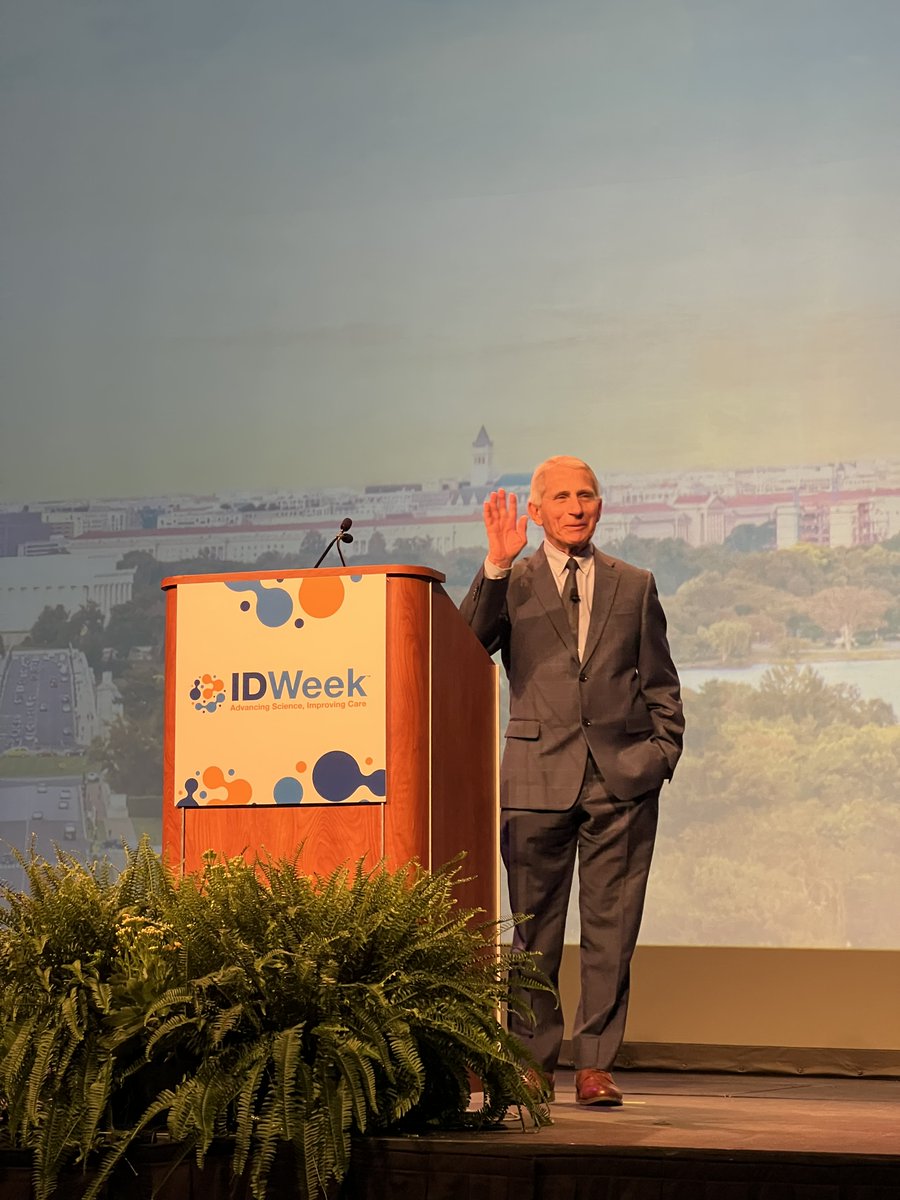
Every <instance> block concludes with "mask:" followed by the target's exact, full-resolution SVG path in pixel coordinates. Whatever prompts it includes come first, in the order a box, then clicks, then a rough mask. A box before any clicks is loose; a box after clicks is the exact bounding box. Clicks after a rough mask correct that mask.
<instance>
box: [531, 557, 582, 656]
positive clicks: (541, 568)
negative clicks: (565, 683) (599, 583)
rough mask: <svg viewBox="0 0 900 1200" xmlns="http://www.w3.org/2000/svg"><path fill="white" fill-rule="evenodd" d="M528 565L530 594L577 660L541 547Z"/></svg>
mask: <svg viewBox="0 0 900 1200" xmlns="http://www.w3.org/2000/svg"><path fill="white" fill-rule="evenodd" d="M528 565H529V568H530V570H531V590H532V592H533V593H534V595H535V596H536V597H537V599H538V600H539V601H540V603H541V605H542V606H543V608H544V610H545V612H546V613H547V616H548V617H549V618H550V622H551V624H552V625H553V628H554V629H555V630H556V632H557V633H558V634H559V636H560V637H561V638H562V640H563V641H564V642H565V644H566V645H567V646H568V647H569V649H570V650H571V651H572V654H573V655H574V657H575V658H576V659H577V658H578V647H577V646H576V645H575V642H574V639H573V638H572V630H571V629H570V628H569V620H568V617H567V616H566V613H565V610H564V609H563V605H562V600H561V599H560V595H559V589H558V588H557V586H556V580H555V579H554V578H553V572H552V571H551V569H550V564H549V563H548V562H547V556H546V554H545V553H544V549H543V547H541V548H540V549H539V550H536V551H535V553H534V554H533V555H532V556H531V558H530V559H529V563H528Z"/></svg>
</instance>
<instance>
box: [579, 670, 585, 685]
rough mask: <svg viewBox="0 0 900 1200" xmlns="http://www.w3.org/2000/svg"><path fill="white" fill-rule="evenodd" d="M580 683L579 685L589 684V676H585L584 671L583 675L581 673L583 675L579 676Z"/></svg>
mask: <svg viewBox="0 0 900 1200" xmlns="http://www.w3.org/2000/svg"><path fill="white" fill-rule="evenodd" d="M578 682H579V683H587V675H585V674H584V672H583V671H582V673H581V674H580V675H579V676H578Z"/></svg>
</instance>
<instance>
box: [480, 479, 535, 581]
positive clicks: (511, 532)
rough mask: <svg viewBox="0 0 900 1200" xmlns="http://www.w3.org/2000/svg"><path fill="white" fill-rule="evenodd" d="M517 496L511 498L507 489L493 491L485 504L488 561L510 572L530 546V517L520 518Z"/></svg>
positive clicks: (513, 495) (512, 494) (512, 495)
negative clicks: (528, 530)
mask: <svg viewBox="0 0 900 1200" xmlns="http://www.w3.org/2000/svg"><path fill="white" fill-rule="evenodd" d="M518 509H519V502H518V500H517V499H516V496H515V493H514V492H511V493H510V494H509V496H507V494H506V492H505V491H504V490H503V488H498V489H497V491H496V492H491V494H490V496H489V497H488V498H487V500H485V502H484V527H485V529H486V531H487V540H488V558H489V559H490V560H491V562H492V563H493V564H494V566H495V567H501V568H503V569H506V568H508V567H511V566H512V564H513V560H514V559H515V558H517V557H518V555H519V554H521V552H522V551H523V550H524V549H525V546H526V545H527V543H528V537H527V535H526V532H525V530H526V527H527V525H528V517H527V516H521V517H520V516H519V515H518Z"/></svg>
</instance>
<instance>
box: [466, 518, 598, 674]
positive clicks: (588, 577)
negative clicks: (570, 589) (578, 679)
mask: <svg viewBox="0 0 900 1200" xmlns="http://www.w3.org/2000/svg"><path fill="white" fill-rule="evenodd" d="M544 554H546V556H547V562H548V564H549V566H550V570H551V571H552V573H553V578H554V580H555V582H556V588H557V591H558V592H559V594H560V596H561V595H562V594H563V588H564V587H565V585H566V582H567V581H568V578H569V571H568V568H567V566H566V563H568V561H569V559H570V558H574V559H575V561H576V563H577V564H578V570H577V571H576V572H575V579H576V582H577V585H578V595H579V597H580V603H579V605H578V657H579V658H582V657H583V656H584V646H585V643H586V642H587V635H588V626H589V625H590V623H591V604H592V602H593V599H594V554H593V550H592V548H591V547H590V546H588V547H587V549H586V550H583V551H582V552H581V553H580V554H571V555H570V554H568V553H566V551H565V550H558V549H557V548H556V546H554V545H553V544H552V543H551V542H548V541H547V540H546V538H545V539H544ZM511 569H512V568H511V567H507V568H506V569H504V568H503V567H498V566H495V565H494V563H492V562H491V560H490V559H489V558H486V559H485V560H484V576H485V579H505V578H506V577H507V575H508V574H509V573H510V570H511ZM566 603H568V601H567V602H566Z"/></svg>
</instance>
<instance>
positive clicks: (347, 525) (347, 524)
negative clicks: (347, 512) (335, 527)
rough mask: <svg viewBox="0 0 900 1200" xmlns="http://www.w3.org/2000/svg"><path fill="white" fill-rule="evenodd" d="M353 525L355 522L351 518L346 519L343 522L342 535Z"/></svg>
mask: <svg viewBox="0 0 900 1200" xmlns="http://www.w3.org/2000/svg"><path fill="white" fill-rule="evenodd" d="M352 524H353V522H352V521H351V520H350V518H349V517H344V519H343V521H341V533H346V532H347V530H348V529H349V528H350V526H351V525H352ZM350 540H351V541H352V540H353V539H352V538H351V539H350Z"/></svg>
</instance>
